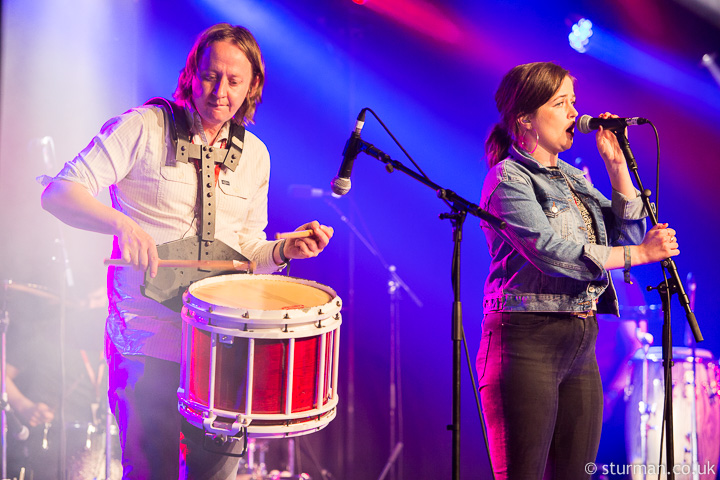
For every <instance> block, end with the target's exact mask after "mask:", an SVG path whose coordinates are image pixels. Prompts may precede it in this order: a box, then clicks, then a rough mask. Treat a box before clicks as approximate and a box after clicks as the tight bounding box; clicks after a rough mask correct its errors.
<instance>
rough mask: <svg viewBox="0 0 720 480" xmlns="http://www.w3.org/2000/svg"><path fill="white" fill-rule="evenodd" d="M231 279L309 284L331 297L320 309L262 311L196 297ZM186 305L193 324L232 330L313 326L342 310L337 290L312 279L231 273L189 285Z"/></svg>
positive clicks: (317, 307)
mask: <svg viewBox="0 0 720 480" xmlns="http://www.w3.org/2000/svg"><path fill="white" fill-rule="evenodd" d="M230 280H233V281H239V282H240V283H242V282H244V281H247V282H255V281H258V280H260V281H263V282H282V283H292V284H299V285H306V286H309V287H313V288H315V289H318V290H320V291H323V292H325V293H327V294H328V295H330V297H331V300H330V301H329V302H327V303H325V304H323V305H317V306H308V307H306V306H302V307H300V308H287V307H286V308H283V309H281V310H262V309H252V308H244V307H238V306H224V305H215V304H213V303H210V302H208V301H205V300H202V299H200V298H197V297H196V296H195V295H194V292H195V291H197V290H198V289H199V288H201V287H202V286H208V285H214V284H217V283H226V282H228V281H230ZM183 304H184V307H183V316H185V315H187V316H190V317H193V319H194V320H193V321H194V322H197V323H203V324H207V325H215V326H224V327H229V328H233V327H238V326H241V325H254V326H256V327H258V328H263V327H265V326H267V327H273V326H276V325H294V324H303V323H312V322H317V321H320V320H325V319H327V318H329V317H331V316H334V315H337V314H338V313H339V312H340V310H341V309H342V300H341V299H340V297H338V295H337V293H336V292H335V290H333V289H332V288H330V287H328V286H327V285H323V284H321V283H318V282H314V281H312V280H305V279H302V278H296V277H289V276H285V275H246V274H230V275H218V276H215V277H209V278H205V279H203V280H200V281H197V282H195V283H193V284H192V285H190V287H189V288H188V290H187V291H186V292H185V293H184V294H183ZM190 312H192V313H190ZM243 328H245V327H243Z"/></svg>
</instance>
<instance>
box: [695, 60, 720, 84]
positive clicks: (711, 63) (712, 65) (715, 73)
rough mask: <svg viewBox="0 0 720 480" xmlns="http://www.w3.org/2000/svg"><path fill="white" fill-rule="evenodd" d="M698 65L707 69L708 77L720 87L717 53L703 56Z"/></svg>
mask: <svg viewBox="0 0 720 480" xmlns="http://www.w3.org/2000/svg"><path fill="white" fill-rule="evenodd" d="M700 64H701V65H702V66H703V67H705V68H707V69H708V71H709V72H710V75H712V77H713V78H714V79H715V81H716V82H717V84H718V85H720V66H718V64H717V53H706V54H705V55H703V57H702V61H701V62H700Z"/></svg>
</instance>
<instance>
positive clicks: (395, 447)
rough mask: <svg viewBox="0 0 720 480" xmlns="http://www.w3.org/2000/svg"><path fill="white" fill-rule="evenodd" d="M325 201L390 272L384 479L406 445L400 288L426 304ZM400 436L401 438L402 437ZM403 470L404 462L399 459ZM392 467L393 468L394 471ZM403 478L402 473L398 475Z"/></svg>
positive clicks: (391, 476)
mask: <svg viewBox="0 0 720 480" xmlns="http://www.w3.org/2000/svg"><path fill="white" fill-rule="evenodd" d="M325 203H327V204H328V206H330V208H332V209H333V210H335V212H336V213H337V214H338V216H339V217H340V220H342V221H343V222H344V223H345V224H346V225H347V226H348V228H349V229H350V231H351V232H352V233H353V234H355V236H356V237H357V238H358V239H359V240H360V241H361V242H362V244H363V245H365V247H366V248H367V249H368V250H369V251H370V253H371V254H372V255H373V256H374V257H375V258H377V259H378V260H379V261H380V263H381V264H382V266H383V268H384V269H385V270H386V271H387V272H388V273H389V279H388V294H389V295H390V410H389V412H390V439H389V440H390V448H391V452H390V457H389V459H388V461H387V463H386V465H385V468H384V470H383V472H382V473H381V475H380V477H379V478H378V480H383V479H384V478H385V476H386V475H387V474H388V473H390V478H391V479H394V478H395V476H396V475H395V473H396V472H395V468H393V466H395V467H397V465H395V462H396V461H397V459H398V457H399V454H400V451H401V450H402V446H403V438H402V410H401V411H400V413H398V405H399V406H400V407H399V408H400V409H402V384H401V378H400V335H399V330H400V321H399V319H400V296H399V290H398V289H399V288H402V289H403V290H404V291H405V293H407V294H408V296H409V297H410V298H411V299H412V301H413V302H414V303H415V305H417V306H418V307H422V306H423V304H422V302H421V301H420V299H419V298H418V296H417V295H416V294H415V292H413V291H412V289H411V288H410V287H409V286H408V285H407V284H406V283H405V282H404V281H403V279H402V278H400V275H399V274H398V273H397V267H396V266H395V265H390V264H388V263H387V262H386V261H385V258H383V256H382V254H381V253H380V252H379V251H378V250H377V249H376V248H375V247H373V245H372V244H371V243H370V242H369V241H368V239H367V238H365V236H364V235H363V234H362V233H360V231H359V230H358V229H357V227H356V226H355V225H354V224H353V223H352V222H351V221H350V220H349V219H348V217H347V216H346V215H345V214H344V213H343V212H342V210H341V209H340V208H339V207H338V206H337V205H335V202H332V201H330V200H328V199H327V198H326V199H325ZM398 436H399V439H398ZM397 463H398V464H399V465H400V470H401V469H402V463H401V462H397ZM391 469H392V470H391ZM398 476H399V477H400V478H402V472H401V473H400V475H398Z"/></svg>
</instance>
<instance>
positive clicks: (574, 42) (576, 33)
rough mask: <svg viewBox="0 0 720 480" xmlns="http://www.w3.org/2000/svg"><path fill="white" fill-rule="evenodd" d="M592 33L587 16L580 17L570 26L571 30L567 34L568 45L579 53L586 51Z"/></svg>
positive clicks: (590, 23)
mask: <svg viewBox="0 0 720 480" xmlns="http://www.w3.org/2000/svg"><path fill="white" fill-rule="evenodd" d="M592 34H593V31H592V22H591V21H590V20H588V19H587V18H581V19H580V20H579V21H578V22H577V23H576V24H575V25H573V26H572V31H571V32H570V35H568V41H569V42H570V46H571V47H572V48H573V49H575V50H577V51H578V52H580V53H585V52H587V45H588V43H589V42H590V37H592Z"/></svg>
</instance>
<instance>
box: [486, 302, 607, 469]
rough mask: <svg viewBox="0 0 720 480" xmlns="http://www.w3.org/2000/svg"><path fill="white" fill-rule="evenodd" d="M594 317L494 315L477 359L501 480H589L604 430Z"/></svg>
mask: <svg viewBox="0 0 720 480" xmlns="http://www.w3.org/2000/svg"><path fill="white" fill-rule="evenodd" d="M597 328H598V327H597V320H596V318H595V316H594V315H593V316H589V317H587V318H580V317H577V316H573V315H569V314H566V313H492V314H488V315H486V316H485V319H484V321H483V328H482V339H481V341H480V350H479V352H478V356H477V363H476V366H477V370H478V379H479V388H480V398H481V402H482V408H483V415H484V418H485V424H486V425H487V430H488V443H489V447H490V458H491V461H492V467H493V471H494V472H495V478H496V479H497V480H504V479H509V480H540V479H542V478H543V474H544V475H545V477H544V478H546V479H553V480H559V479H568V480H578V479H582V478H590V475H589V474H588V473H587V471H588V470H586V465H587V464H588V463H590V462H594V461H595V456H596V455H597V449H598V445H599V443H600V431H601V428H602V408H603V401H602V383H601V381H600V373H599V371H598V366H597V360H596V358H595V340H596V338H597V331H598V330H597Z"/></svg>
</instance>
